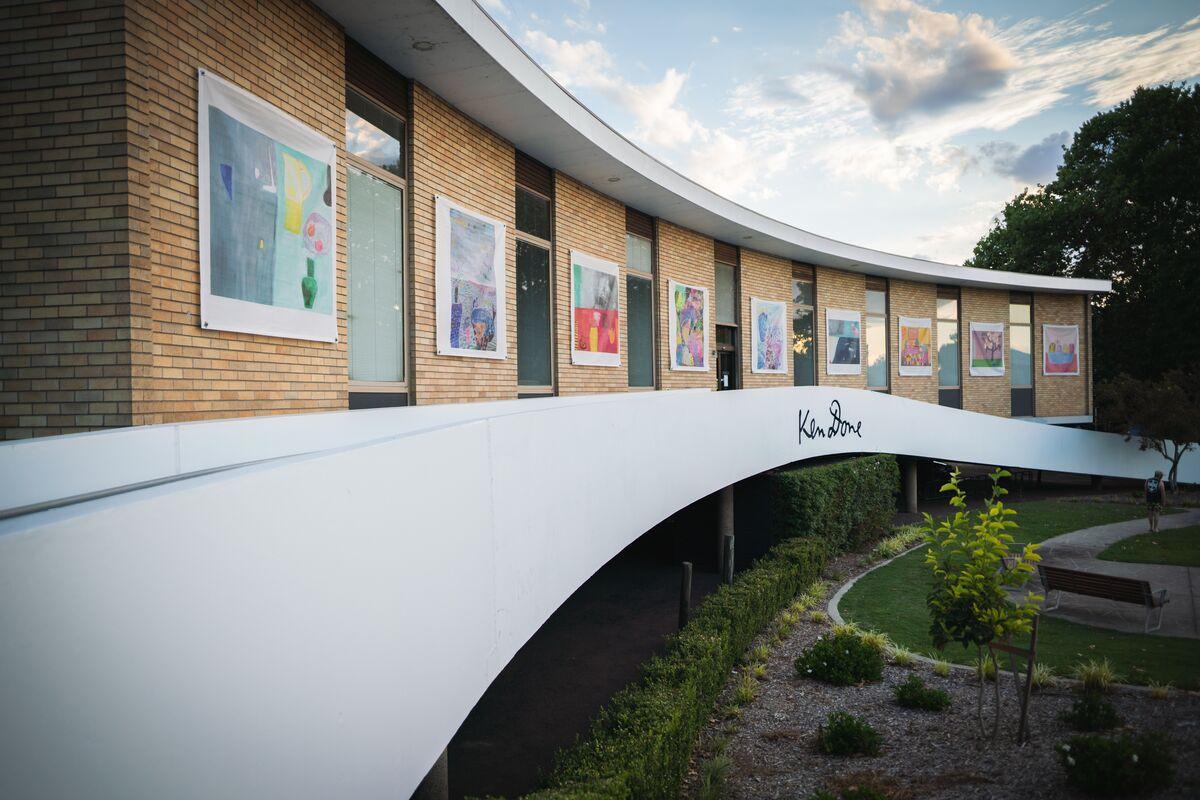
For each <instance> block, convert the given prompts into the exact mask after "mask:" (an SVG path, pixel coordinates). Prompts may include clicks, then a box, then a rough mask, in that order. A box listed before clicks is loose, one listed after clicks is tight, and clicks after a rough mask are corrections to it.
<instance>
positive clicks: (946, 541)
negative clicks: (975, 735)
mask: <svg viewBox="0 0 1200 800" xmlns="http://www.w3.org/2000/svg"><path fill="white" fill-rule="evenodd" d="M990 477H991V479H992V496H991V497H990V498H988V499H987V501H986V502H985V504H984V508H983V510H982V511H979V512H976V513H975V514H971V513H969V512H968V511H967V510H966V509H967V495H966V492H964V491H963V489H962V487H960V486H959V471H958V469H955V470H954V472H953V473H952V474H951V476H950V482H949V483H947V484H946V485H945V486H943V487H942V491H943V492H948V493H949V494H950V505H951V507H952V508H953V509H954V511H953V513H952V514H951V515H950V516H949V517H947V518H946V519H944V520H942V521H941V522H935V521H934V519H933V517H932V516H930V515H929V514H928V513H926V514H925V522H924V524H923V525H922V526H921V531H922V532H923V533H924V534H925V541H926V542H928V543H929V549H928V550H926V551H925V563H926V564H928V565H929V568H930V570H931V571H932V572H933V588H932V589H931V590H930V592H929V596H928V597H927V598H926V601H927V604H928V606H929V616H930V625H929V632H930V635H931V636H932V638H933V643H934V644H935V645H936V646H937V648H938V649H939V650H941V649H943V648H945V646H946V645H948V644H950V643H957V644H960V645H962V646H963V647H964V648H970V647H974V648H975V651H976V654H977V656H978V659H977V663H979V664H980V665H981V666H982V665H983V663H984V648H986V647H987V646H988V645H989V644H990V643H992V642H997V641H998V642H1008V641H1010V640H1012V639H1013V638H1014V637H1016V636H1019V635H1021V634H1026V633H1029V631H1030V629H1031V628H1032V623H1033V618H1034V616H1036V615H1037V611H1038V603H1040V602H1041V600H1042V598H1041V596H1040V595H1036V594H1034V593H1032V592H1026V594H1025V598H1024V600H1023V601H1022V602H1020V603H1015V602H1013V601H1012V600H1010V599H1009V596H1008V591H1007V589H1008V588H1009V587H1019V586H1022V585H1024V584H1025V582H1026V581H1028V580H1029V576H1030V575H1032V574H1033V571H1034V566H1033V565H1034V564H1035V563H1037V562H1038V561H1040V560H1041V556H1039V555H1038V554H1037V545H1035V544H1027V545H1025V546H1024V547H1023V548H1021V549H1019V550H1018V551H1017V552H1013V551H1012V550H1011V547H1012V545H1013V543H1014V539H1013V535H1012V533H1010V531H1012V530H1013V529H1015V528H1016V527H1017V523H1016V521H1015V520H1014V519H1013V517H1015V516H1016V515H1017V512H1016V511H1014V510H1013V509H1011V508H1006V507H1005V506H1004V501H1003V500H1002V499H1001V498H1003V497H1004V495H1006V494H1008V490H1007V489H1005V488H1004V487H1002V486H1001V485H1000V479H1001V478H1006V477H1010V473H1009V472H1008V471H1007V470H1002V469H997V470H996V471H995V472H993V473H992V474H991V476H990ZM988 654H989V657H990V658H991V660H992V666H993V667H994V668H996V669H995V672H996V674H997V676H998V675H999V669H998V665H997V664H996V659H995V655H994V654H993V653H991V651H990V649H989V650H988ZM983 686H984V671H983V669H980V670H979V698H978V707H977V712H978V713H977V717H978V722H979V731H980V733H981V734H983V735H986V734H987V731H986V730H985V726H984V723H983ZM999 728H1000V681H999V680H997V681H996V718H995V724H994V725H993V727H992V731H991V735H992V738H995V736H996V733H997V732H998V731H999Z"/></svg>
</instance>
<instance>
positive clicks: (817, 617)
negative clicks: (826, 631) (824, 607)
mask: <svg viewBox="0 0 1200 800" xmlns="http://www.w3.org/2000/svg"><path fill="white" fill-rule="evenodd" d="M808 618H809V619H810V620H811V621H813V622H815V623H817V624H818V625H824V624H825V623H826V622H829V615H828V614H826V613H825V612H824V611H810V612H808Z"/></svg>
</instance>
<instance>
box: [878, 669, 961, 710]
mask: <svg viewBox="0 0 1200 800" xmlns="http://www.w3.org/2000/svg"><path fill="white" fill-rule="evenodd" d="M892 691H893V693H895V695H896V702H897V703H899V704H900V705H902V706H904V707H905V708H919V709H920V710H922V711H944V710H945V709H947V708H949V707H950V695H949V694H947V693H946V692H944V691H942V690H941V689H930V688H929V687H928V686H926V685H925V681H923V680H921V679H920V678H918V677H917V676H916V675H909V676H908V678H907V680H905V681H904V683H901V684H897V685H896V686H895V687H894V688H893V689H892Z"/></svg>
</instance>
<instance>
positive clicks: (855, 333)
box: [825, 308, 862, 375]
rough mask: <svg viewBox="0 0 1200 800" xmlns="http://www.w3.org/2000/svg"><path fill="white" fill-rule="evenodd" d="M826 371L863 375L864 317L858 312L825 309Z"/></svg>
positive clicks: (836, 373)
mask: <svg viewBox="0 0 1200 800" xmlns="http://www.w3.org/2000/svg"><path fill="white" fill-rule="evenodd" d="M825 342H826V347H825V371H826V372H827V373H828V374H830V375H861V374H862V355H861V351H862V317H861V316H860V315H859V313H858V312H857V311H839V310H838V309H836V308H827V309H825Z"/></svg>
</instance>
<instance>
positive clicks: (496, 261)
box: [434, 195, 508, 359]
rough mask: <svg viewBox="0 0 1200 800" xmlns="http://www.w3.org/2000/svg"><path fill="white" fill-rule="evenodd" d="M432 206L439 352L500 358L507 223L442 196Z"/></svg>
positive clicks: (504, 348) (505, 342) (504, 332)
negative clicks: (433, 208)
mask: <svg viewBox="0 0 1200 800" xmlns="http://www.w3.org/2000/svg"><path fill="white" fill-rule="evenodd" d="M435 209H436V214H435V216H436V222H435V229H434V237H435V239H436V251H435V252H436V256H435V260H436V262H435V269H434V271H435V273H436V280H437V303H436V304H437V313H436V315H435V316H436V318H437V351H438V354H439V355H449V356H467V357H469V358H493V359H502V358H504V357H505V356H506V355H507V352H508V336H507V333H508V328H507V326H506V324H505V320H506V316H505V303H504V299H505V296H506V295H505V274H504V241H505V238H504V237H505V225H504V223H503V222H499V221H497V220H494V219H492V218H490V217H485V216H484V215H482V214H479V213H477V212H475V211H472V210H470V209H468V208H466V207H464V206H462V205H459V204H458V203H456V202H454V201H453V200H451V199H450V198H448V197H443V196H441V195H438V196H437V197H436V198H435Z"/></svg>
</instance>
